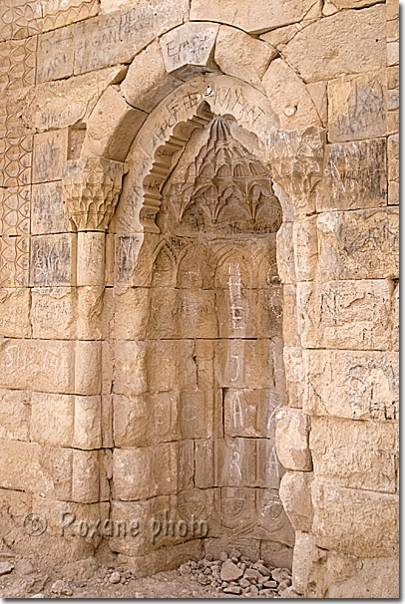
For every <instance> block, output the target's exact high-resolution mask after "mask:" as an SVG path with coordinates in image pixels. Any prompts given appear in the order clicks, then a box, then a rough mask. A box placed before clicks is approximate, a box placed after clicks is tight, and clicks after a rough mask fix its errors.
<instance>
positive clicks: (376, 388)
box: [304, 350, 399, 421]
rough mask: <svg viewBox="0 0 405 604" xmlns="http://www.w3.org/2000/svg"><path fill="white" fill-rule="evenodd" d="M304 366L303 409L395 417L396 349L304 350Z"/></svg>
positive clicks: (313, 412) (360, 416)
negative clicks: (387, 350) (369, 350)
mask: <svg viewBox="0 0 405 604" xmlns="http://www.w3.org/2000/svg"><path fill="white" fill-rule="evenodd" d="M305 368H306V378H305V382H306V396H305V399H304V410H305V412H306V413H308V414H310V415H318V416H325V415H331V416H333V417H343V418H347V419H361V420H366V419H372V420H377V421H393V420H396V419H398V380H399V366H398V353H394V352H352V351H347V350H345V351H343V350H342V351H337V350H336V351H332V350H312V351H311V350H308V351H306V352H305Z"/></svg>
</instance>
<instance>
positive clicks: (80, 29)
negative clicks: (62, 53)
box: [72, 0, 188, 74]
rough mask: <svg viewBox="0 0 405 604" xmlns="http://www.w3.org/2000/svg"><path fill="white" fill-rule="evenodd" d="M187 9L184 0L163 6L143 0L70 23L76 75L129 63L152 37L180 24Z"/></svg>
mask: <svg viewBox="0 0 405 604" xmlns="http://www.w3.org/2000/svg"><path fill="white" fill-rule="evenodd" d="M187 10H188V3H186V2H185V1H184V0H182V2H180V3H179V2H174V1H173V0H166V2H165V4H164V5H162V3H161V2H159V3H156V2H152V3H151V2H146V1H142V2H140V3H138V4H137V5H136V6H131V8H129V9H126V10H121V11H119V12H116V13H113V14H106V15H101V16H99V17H97V18H95V19H88V20H87V21H84V22H83V23H80V24H77V25H75V26H72V28H73V31H74V46H75V68H74V72H75V74H80V73H85V72H87V71H92V70H94V69H100V68H102V67H108V66H109V65H114V64H116V63H128V62H130V61H131V60H132V59H133V57H134V56H135V55H136V54H137V53H138V52H139V51H140V50H142V49H143V48H144V47H145V46H147V45H148V44H149V43H150V42H152V41H153V39H154V38H155V37H157V36H160V35H162V34H163V33H164V32H165V31H168V30H169V29H172V28H173V27H176V26H177V25H181V23H183V21H184V20H185V17H186V14H187Z"/></svg>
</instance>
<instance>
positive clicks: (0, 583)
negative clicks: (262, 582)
mask: <svg viewBox="0 0 405 604" xmlns="http://www.w3.org/2000/svg"><path fill="white" fill-rule="evenodd" d="M190 564H191V565H193V564H194V563H193V562H191V563H190ZM196 566H197V565H196ZM184 568H185V565H183V566H182V567H180V570H178V569H177V570H172V571H167V572H160V573H157V574H155V575H153V576H151V577H148V578H136V577H134V576H133V574H132V573H131V571H128V570H125V569H124V568H122V567H120V566H118V565H116V564H100V563H99V562H98V561H97V560H96V559H94V558H88V559H87V560H83V561H80V562H76V563H72V565H71V566H70V568H64V570H63V571H62V570H57V569H52V568H47V569H44V568H42V567H41V565H40V564H39V563H38V560H35V557H34V556H33V555H29V556H24V557H21V556H18V555H16V556H8V557H7V556H6V557H4V556H1V557H0V597H1V598H235V597H236V598H251V597H258V595H254V594H250V593H246V589H245V590H244V593H242V594H241V595H239V596H236V595H234V594H226V593H223V591H222V589H223V586H224V584H223V585H222V588H221V586H220V585H216V586H213V585H212V584H209V585H203V584H201V583H202V582H204V581H203V579H204V577H203V570H204V568H203V566H202V563H200V567H199V568H195V569H194V570H192V571H191V572H190V570H188V568H186V571H187V572H185V571H184ZM247 591H248V592H249V590H247ZM262 597H273V598H274V597H283V596H279V595H278V594H277V592H275V593H273V594H271V595H269V594H267V596H266V595H265V594H264V593H263V594H262ZM284 597H286V596H284Z"/></svg>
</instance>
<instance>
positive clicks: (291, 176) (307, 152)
mask: <svg viewBox="0 0 405 604" xmlns="http://www.w3.org/2000/svg"><path fill="white" fill-rule="evenodd" d="M325 144H326V134H325V130H324V129H323V128H319V127H316V126H311V127H310V128H307V129H306V130H305V131H304V132H276V133H274V134H271V135H270V136H269V139H268V155H269V160H270V164H271V168H272V175H273V180H274V181H275V182H276V183H277V184H278V185H279V186H280V187H281V188H282V189H283V190H284V192H285V193H286V195H288V197H289V199H290V200H291V203H292V204H293V206H294V210H295V211H296V213H297V214H306V213H312V212H313V211H314V210H315V201H314V200H313V199H311V193H312V191H313V190H314V188H315V186H316V185H317V184H318V182H319V181H320V180H321V178H322V175H323V167H324V155H325Z"/></svg>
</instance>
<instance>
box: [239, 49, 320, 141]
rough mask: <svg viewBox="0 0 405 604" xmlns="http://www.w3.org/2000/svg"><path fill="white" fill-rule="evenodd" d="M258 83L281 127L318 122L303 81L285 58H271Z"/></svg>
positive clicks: (292, 128) (295, 126)
mask: <svg viewBox="0 0 405 604" xmlns="http://www.w3.org/2000/svg"><path fill="white" fill-rule="evenodd" d="M238 67H239V66H238ZM262 84H263V86H264V89H265V91H266V94H267V96H268V98H269V99H270V102H271V106H272V107H273V109H274V111H275V112H276V113H277V115H278V118H279V120H280V127H281V128H282V129H285V130H305V129H306V128H308V126H310V125H315V126H320V125H321V122H320V119H319V115H318V112H317V110H316V107H315V105H314V102H313V101H312V99H311V96H310V95H309V94H308V91H307V88H306V86H305V84H304V82H303V81H302V80H301V79H300V78H299V77H298V75H297V74H296V73H295V72H294V71H293V70H292V69H291V67H289V66H288V65H287V63H285V61H283V60H282V59H276V60H275V61H272V62H271V64H270V67H269V68H268V70H267V71H266V73H265V75H264V77H263V80H262Z"/></svg>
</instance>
